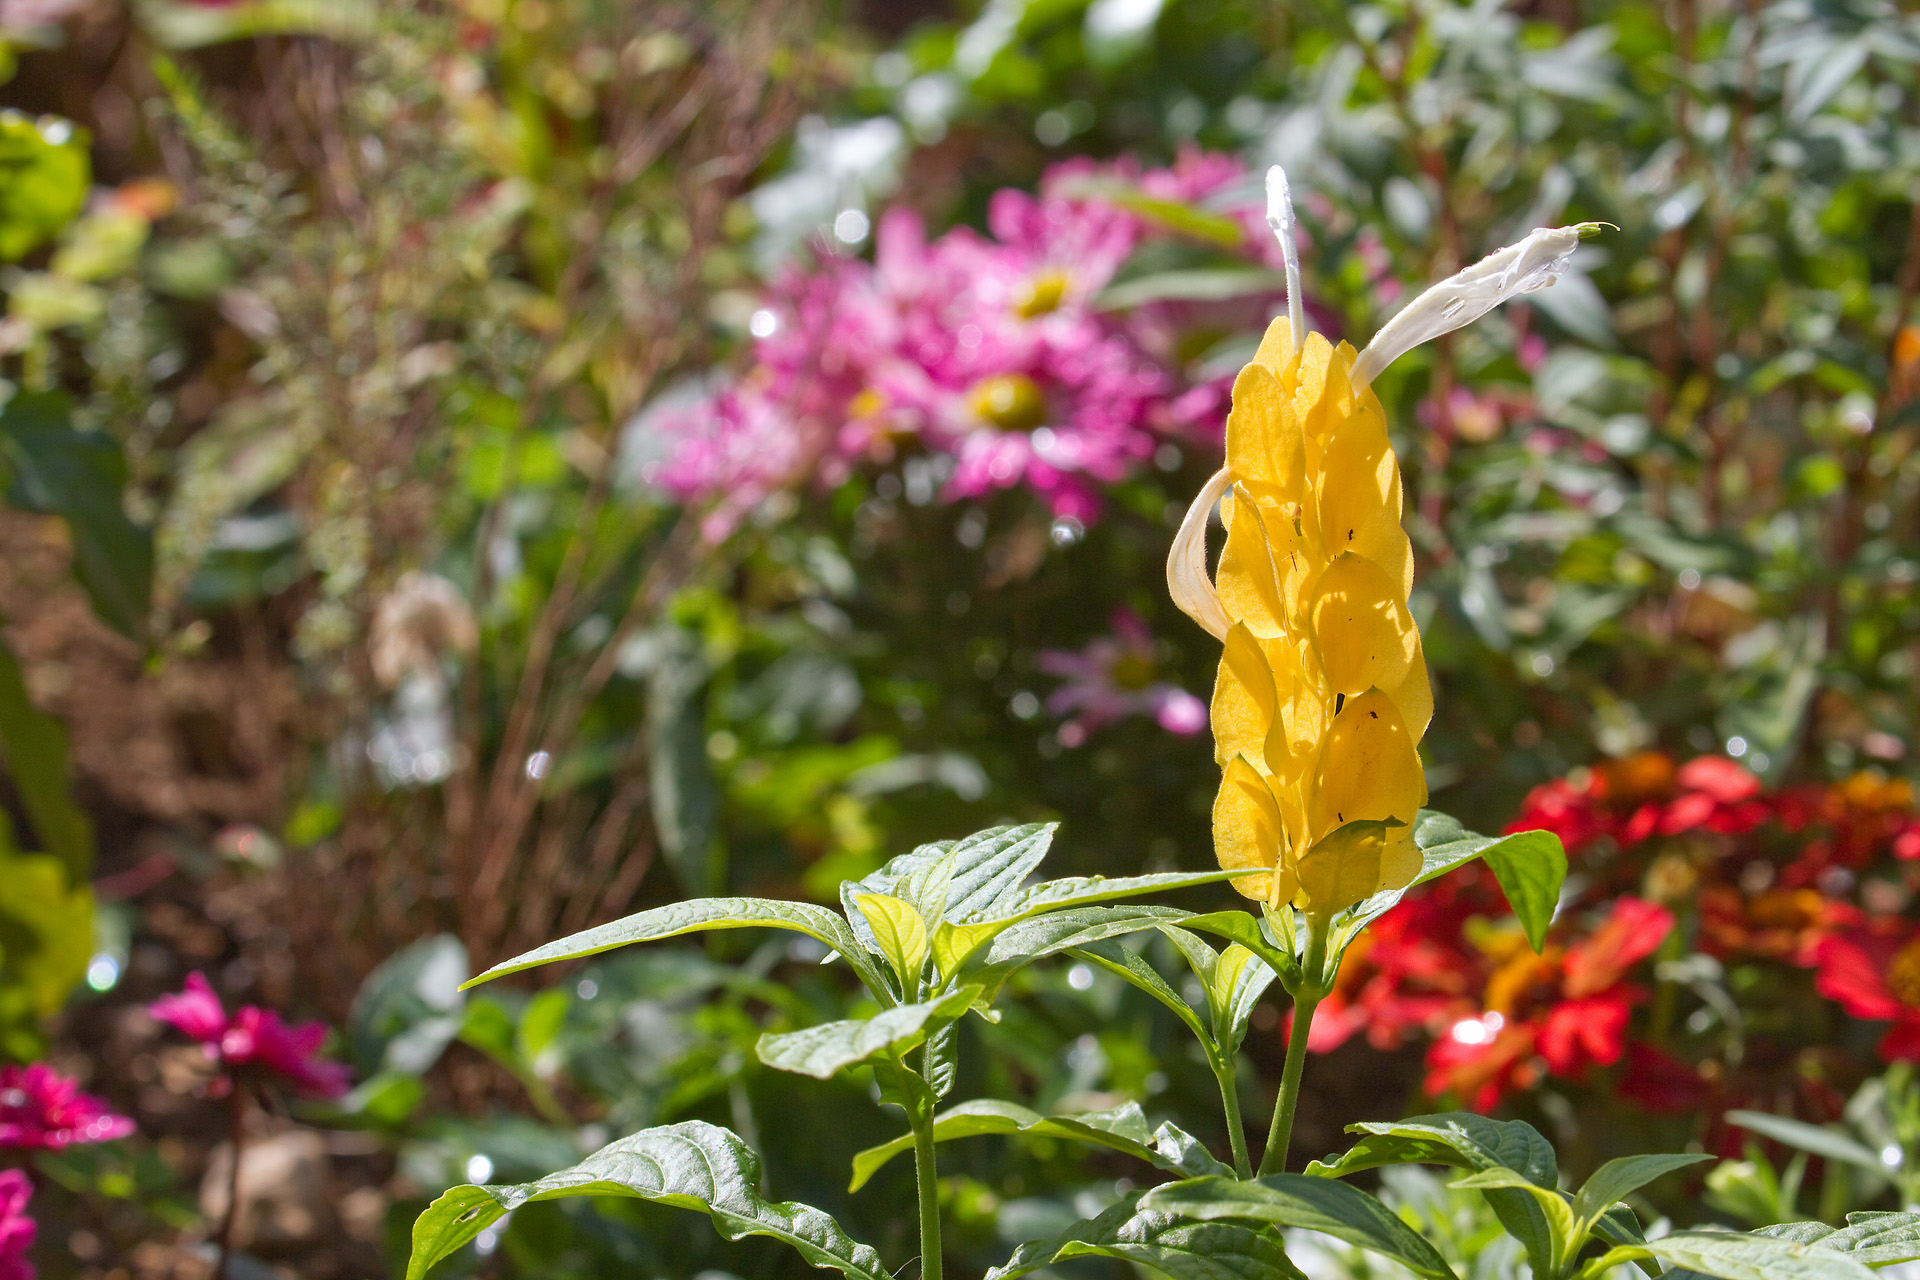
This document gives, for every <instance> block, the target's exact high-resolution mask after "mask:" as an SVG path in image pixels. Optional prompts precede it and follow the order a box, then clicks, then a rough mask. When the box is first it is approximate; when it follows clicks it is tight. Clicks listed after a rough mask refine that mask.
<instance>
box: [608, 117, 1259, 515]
mask: <svg viewBox="0 0 1920 1280" xmlns="http://www.w3.org/2000/svg"><path fill="white" fill-rule="evenodd" d="M1243 177H1244V167H1243V166H1242V165H1241V163H1240V162H1239V161H1238V160H1235V159H1233V158H1231V157H1226V156H1216V155H1209V154H1208V153H1205V152H1200V151H1197V150H1189V151H1187V152H1185V153H1183V154H1182V155H1181V157H1180V159H1179V161H1178V162H1177V163H1176V164H1175V165H1174V166H1173V167H1172V168H1169V169H1157V170H1151V171H1142V170H1141V168H1140V166H1139V165H1138V163H1137V162H1134V161H1129V160H1123V161H1117V162H1113V163H1110V164H1105V165H1095V164H1093V163H1091V162H1087V161H1069V162H1067V163H1065V164H1062V165H1058V166H1055V167H1054V168H1053V169H1052V170H1050V171H1049V172H1048V173H1047V175H1046V176H1045V178H1044V179H1043V180H1042V182H1041V184H1040V190H1039V192H1038V193H1028V192H1023V191H1012V190H1007V191H1000V192H997V193H996V194H995V195H994V197H993V198H992V200H991V201H990V203H989V206H988V216H987V223H988V228H989V230H990V231H991V233H992V234H991V236H983V235H981V234H979V233H978V232H976V231H974V230H972V229H970V228H966V227H961V228H956V229H955V230H953V231H950V232H948V233H947V234H945V235H943V236H941V237H939V238H938V239H936V240H931V241H930V240H929V239H928V237H927V235H926V232H925V228H924V227H923V226H922V224H921V222H920V219H919V218H918V217H917V216H916V215H915V214H913V213H912V212H910V211H907V210H904V209H895V210H892V211H890V212H888V213H886V214H885V215H883V216H882V217H881V218H880V220H879V226H878V228H877V234H876V236H875V242H874V243H875V252H874V260H873V262H872V263H870V264H869V263H867V262H864V261H861V260H860V259H857V258H850V257H847V256H844V255H842V254H839V253H837V252H826V251H822V253H821V255H820V259H819V262H818V265H816V266H815V267H814V268H813V269H811V270H800V269H795V270H791V271H789V272H787V273H786V274H785V275H783V276H782V277H781V279H780V280H778V281H776V282H775V285H774V287H773V289H772V290H771V291H770V294H769V296H768V298H767V299H766V302H765V304H764V306H763V307H762V308H761V309H760V310H759V311H758V312H756V313H755V315H754V318H753V323H752V325H751V329H752V332H753V333H754V335H755V339H754V344H753V348H752V356H753V361H752V365H751V367H750V368H749V370H748V372H747V373H746V374H745V376H744V377H742V378H741V379H739V381H738V382H736V383H735V384H734V385H732V386H731V387H729V388H727V389H725V390H723V391H721V392H718V393H716V394H712V395H709V396H706V397H703V398H702V399H700V400H699V401H698V402H696V403H693V404H691V405H686V406H680V407H676V408H673V409H670V410H661V411H657V412H655V413H653V414H650V415H648V417H647V418H646V419H644V420H643V424H642V426H641V428H640V430H641V431H643V432H644V433H645V434H646V435H647V436H648V437H649V438H648V439H645V440H643V441H642V442H641V444H640V446H639V447H640V448H641V449H642V450H643V451H645V452H647V453H649V454H651V455H652V456H653V457H654V458H655V459H656V460H655V461H653V462H651V463H649V464H646V465H643V466H642V468H641V471H640V474H641V476H642V478H643V479H645V480H646V481H647V482H648V483H651V484H656V485H659V486H660V487H662V488H664V489H666V490H667V491H668V492H670V493H672V494H673V495H674V496H675V497H677V498H679V499H680V500H682V501H686V502H697V503H701V504H704V505H705V506H706V508H707V512H706V519H705V524H704V531H705V533H706V535H707V536H708V537H709V538H719V537H723V536H725V535H726V534H727V533H728V532H730V531H731V530H732V529H733V528H734V527H735V526H736V525H737V524H738V523H739V522H740V521H741V520H742V519H744V518H745V517H746V516H747V515H748V514H749V513H750V512H751V511H753V510H754V509H755V508H756V507H757V506H758V505H759V504H760V503H761V502H762V501H764V499H765V498H767V497H768V496H769V495H770V494H772V493H774V492H776V491H779V490H782V489H788V488H793V487H797V486H799V485H802V484H807V483H812V484H816V485H819V486H822V487H828V486H832V485H835V484H837V483H839V482H840V481H841V480H843V479H845V478H846V476H847V475H848V474H850V473H851V471H852V470H853V468H854V467H856V466H858V465H860V464H862V463H876V464H885V463H887V462H889V461H891V460H892V459H893V458H894V457H895V456H896V455H897V454H899V453H900V452H901V451H903V450H911V451H914V452H919V453H922V454H932V455H934V461H935V464H936V465H935V468H934V474H935V475H936V476H937V477H939V478H940V479H941V480H942V481H943V482H944V484H945V496H946V497H947V498H948V499H958V498H973V497H980V496H983V495H985V494H987V493H989V492H991V491H993V490H997V489H1007V488H1014V487H1025V488H1028V489H1030V490H1032V491H1034V492H1035V493H1037V494H1039V495H1040V496H1041V497H1043V498H1044V499H1045V500H1046V501H1047V502H1048V503H1049V505H1051V506H1052V508H1053V510H1054V512H1055V513H1056V514H1058V515H1062V516H1073V517H1075V518H1078V519H1080V520H1082V521H1083V522H1084V521H1089V520H1091V519H1093V518H1094V517H1095V516H1096V515H1097V514H1098V511H1099V492H1100V490H1101V488H1102V487H1104V486H1107V485H1111V484H1113V483H1115V482H1117V481H1119V480H1122V479H1124V478H1125V477H1126V475H1127V474H1128V473H1129V472H1130V471H1132V470H1133V469H1135V468H1137V467H1138V466H1139V464H1140V463H1141V462H1142V461H1143V460H1145V459H1146V458H1148V457H1151V456H1152V454H1153V453H1154V450H1155V448H1156V447H1157V445H1158V444H1159V442H1160V440H1161V439H1162V438H1164V437H1167V436H1190V435H1196V434H1205V435H1206V436H1207V438H1208V439H1209V441H1210V442H1211V441H1213V440H1217V431H1218V426H1217V418H1218V416H1219V414H1218V410H1219V409H1220V408H1221V406H1222V405H1223V403H1224V397H1225V394H1226V388H1227V386H1228V379H1227V378H1225V377H1224V376H1223V377H1219V378H1212V379H1209V380H1205V381H1202V382H1199V383H1191V382H1190V381H1189V380H1188V379H1187V378H1186V376H1185V374H1184V372H1183V367H1184V361H1185V360H1186V359H1187V358H1188V356H1189V355H1190V354H1191V353H1185V354H1183V353H1182V346H1181V335H1182V333H1183V332H1184V330H1185V329H1187V328H1191V324H1190V323H1188V320H1190V317H1188V316H1187V315H1186V313H1185V312H1183V311H1181V310H1180V308H1181V307H1182V306H1184V305H1186V304H1148V305H1146V306H1143V307H1139V308H1136V309H1135V312H1134V313H1133V314H1130V315H1125V316H1122V315H1116V314H1114V313H1112V312H1109V311H1106V310H1103V309H1098V308H1096V306H1095V305H1094V304H1095V302H1096V299H1097V298H1098V296H1099V295H1100V293H1101V291H1102V290H1104V289H1105V288H1106V287H1107V286H1108V285H1109V284H1111V283H1112V282H1113V279H1114V275H1115V273H1116V272H1117V271H1118V270H1119V268H1120V266H1121V264H1122V263H1124V262H1125V261H1126V260H1127V258H1128V257H1129V255H1131V254H1132V253H1133V251H1134V250H1135V249H1136V248H1138V247H1139V246H1140V244H1141V243H1142V242H1143V241H1145V240H1146V239H1148V238H1150V237H1152V236H1171V235H1175V234H1178V232H1177V231H1176V230H1174V229H1172V228H1171V226H1170V224H1169V222H1168V221H1167V219H1166V215H1165V210H1166V208H1167V207H1168V206H1169V205H1170V204H1172V203H1179V204H1189V203H1192V202H1195V201H1201V200H1205V201H1207V202H1208V203H1209V206H1210V207H1212V206H1214V205H1217V204H1218V203H1219V202H1220V201H1221V200H1223V199H1227V198H1229V197H1230V196H1231V190H1232V188H1233V184H1234V183H1236V182H1238V181H1239V180H1240V179H1242V178H1243ZM1234 199H1235V202H1234V203H1232V205H1231V207H1230V208H1226V209H1224V210H1223V212H1225V213H1226V215H1227V217H1228V218H1229V219H1230V220H1231V222H1232V223H1233V225H1234V226H1236V227H1239V228H1240V229H1241V234H1240V237H1239V239H1240V242H1241V243H1240V244H1239V251H1240V252H1242V253H1244V254H1246V255H1247V256H1249V257H1252V258H1255V259H1259V260H1265V259H1266V257H1268V256H1269V255H1270V253H1271V252H1277V249H1275V248H1273V246H1271V244H1270V243H1269V242H1270V241H1271V237H1270V236H1269V235H1268V234H1267V232H1266V229H1265V227H1264V224H1263V222H1262V214H1261V212H1260V210H1261V207H1262V206H1261V204H1260V197H1259V193H1258V191H1257V190H1254V189H1252V188H1251V187H1249V189H1248V192H1247V198H1246V199H1245V200H1244V201H1238V200H1237V198H1234ZM1242 206H1244V207H1242ZM1232 234H1233V233H1232V231H1231V230H1229V232H1228V236H1229V238H1231V237H1232ZM1264 314H1265V308H1264V304H1259V303H1258V300H1255V304H1253V313H1250V315H1249V317H1248V318H1247V319H1248V323H1249V324H1256V323H1257V322H1258V321H1260V320H1261V319H1263V318H1264ZM1228 327H1235V326H1231V325H1230V326H1228Z"/></svg>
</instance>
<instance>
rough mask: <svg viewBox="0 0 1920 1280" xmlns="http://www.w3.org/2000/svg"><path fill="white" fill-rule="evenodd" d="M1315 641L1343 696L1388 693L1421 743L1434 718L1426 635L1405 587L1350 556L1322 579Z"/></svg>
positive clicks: (1333, 683) (1315, 607) (1334, 688)
mask: <svg viewBox="0 0 1920 1280" xmlns="http://www.w3.org/2000/svg"><path fill="white" fill-rule="evenodd" d="M1312 627H1313V640H1314V648H1315V651H1316V652H1317V653H1318V655H1319V657H1320V664H1321V669H1322V670H1323V671H1324V672H1325V673H1326V678H1327V685H1328V687H1329V688H1330V689H1331V690H1332V691H1333V692H1334V693H1336V694H1341V695H1345V696H1349V697H1351V696H1352V695H1355V694H1360V693H1365V692H1366V691H1367V690H1368V689H1372V688H1379V689H1382V690H1384V691H1386V693H1387V696H1388V697H1390V698H1391V699H1392V700H1393V703H1394V706H1395V708H1396V709H1397V710H1398V711H1399V713H1400V719H1401V723H1402V724H1403V725H1404V726H1405V727H1406V729H1407V730H1408V731H1409V732H1410V733H1411V735H1412V736H1413V738H1414V739H1415V740H1416V741H1417V740H1418V739H1419V737H1420V735H1422V734H1424V733H1425V732H1426V729H1427V722H1428V721H1429V720H1430V719H1432V717H1433V690H1432V688H1431V686H1430V685H1429V684H1428V682H1427V664H1426V661H1425V653H1424V650H1423V649H1422V648H1421V644H1420V630H1419V628H1418V627H1416V626H1415V625H1414V622H1413V614H1412V613H1410V612H1409V611H1408V609H1407V602H1406V598H1405V597H1404V596H1403V595H1402V594H1401V593H1400V591H1399V588H1398V586H1397V585H1396V584H1395V583H1394V582H1392V581H1391V580H1389V579H1388V577H1387V575H1386V573H1385V572H1384V571H1383V570H1382V569H1381V568H1380V566H1379V565H1377V564H1375V563H1374V562H1373V561H1371V560H1367V559H1363V558H1362V557H1360V556H1356V555H1351V554H1349V555H1343V556H1341V557H1340V558H1339V559H1337V560H1335V561H1334V562H1333V564H1332V565H1331V566H1329V567H1328V569H1327V571H1326V572H1325V573H1323V574H1321V575H1320V581H1319V582H1318V583H1317V584H1316V586H1315V590H1314V598H1313V620H1312Z"/></svg>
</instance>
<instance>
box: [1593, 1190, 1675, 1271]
mask: <svg viewBox="0 0 1920 1280" xmlns="http://www.w3.org/2000/svg"><path fill="white" fill-rule="evenodd" d="M1593 1233H1594V1234H1595V1235H1597V1236H1599V1237H1600V1238H1601V1239H1602V1240H1605V1241H1606V1242H1607V1243H1608V1244H1620V1245H1636V1244H1645V1243H1646V1242H1647V1233H1646V1232H1645V1231H1642V1230H1641V1229H1640V1219H1639V1218H1637V1217H1635V1216H1634V1213H1633V1210H1632V1209H1629V1208H1628V1207H1627V1206H1626V1205H1624V1204H1616V1205H1614V1206H1613V1207H1612V1208H1611V1209H1608V1210H1607V1211H1606V1212H1605V1213H1603V1214H1601V1215H1600V1217H1599V1218H1598V1220H1596V1221H1595V1222H1594V1224H1593ZM1634 1265H1635V1266H1636V1267H1639V1268H1640V1269H1641V1270H1642V1271H1644V1272H1646V1273H1647V1274H1648V1275H1650V1276H1653V1277H1654V1278H1655V1280H1658V1278H1659V1275H1660V1264H1659V1263H1657V1262H1655V1261H1654V1260H1653V1259H1652V1258H1639V1259H1637V1260H1635V1262H1634Z"/></svg>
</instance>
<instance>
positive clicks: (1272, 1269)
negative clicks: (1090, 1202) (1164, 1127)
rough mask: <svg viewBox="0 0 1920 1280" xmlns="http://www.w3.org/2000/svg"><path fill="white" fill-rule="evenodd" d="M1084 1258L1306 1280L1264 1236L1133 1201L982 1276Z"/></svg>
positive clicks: (1180, 1279)
mask: <svg viewBox="0 0 1920 1280" xmlns="http://www.w3.org/2000/svg"><path fill="white" fill-rule="evenodd" d="M1087 1256H1097V1257H1107V1258H1118V1259H1121V1260H1123V1261H1126V1262H1131V1263H1135V1264H1136V1265H1138V1266H1142V1267H1145V1268H1147V1269H1148V1270H1149V1271H1153V1272H1156V1273H1158V1274H1160V1275H1164V1276H1171V1277H1173V1280H1306V1278H1305V1277H1304V1276H1303V1275H1301V1273H1300V1271H1299V1270H1298V1269H1297V1268H1296V1267H1294V1265H1293V1264H1292V1263H1291V1262H1289V1261H1287V1255H1286V1250H1285V1249H1284V1248H1283V1247H1282V1246H1281V1243H1280V1241H1278V1240H1276V1239H1275V1238H1274V1237H1273V1235H1272V1234H1271V1233H1269V1232H1265V1231H1255V1230H1250V1229H1248V1228H1246V1227H1242V1226H1238V1225H1236V1224H1234V1223H1231V1222H1192V1221H1188V1220H1185V1219H1181V1218H1178V1217H1175V1216H1174V1215H1172V1214H1168V1213H1154V1212H1151V1211H1141V1210H1137V1209H1136V1208H1135V1204H1134V1200H1133V1199H1132V1198H1130V1199H1127V1200H1122V1201H1121V1202H1120V1203H1119V1204H1116V1205H1114V1206H1113V1207H1112V1208H1110V1209H1108V1210H1107V1211H1106V1212H1105V1213H1102V1214H1101V1215H1100V1216H1099V1217H1096V1218H1089V1219H1086V1220H1084V1221H1081V1222H1076V1223H1074V1224H1073V1225H1072V1226H1071V1227H1068V1228H1067V1229H1066V1230H1065V1231H1063V1232H1062V1233H1060V1234H1059V1235H1058V1236H1055V1237H1054V1238H1053V1239H1051V1240H1036V1241H1029V1242H1028V1243H1026V1244H1023V1245H1021V1246H1020V1247H1019V1248H1018V1249H1017V1250H1015V1251H1014V1254H1013V1256H1012V1257H1011V1258H1009V1259H1007V1261H1006V1262H1005V1263H1003V1264H1001V1265H1000V1266H997V1267H995V1268H993V1270H991V1271H989V1272H987V1274H986V1277H985V1280H1016V1278H1017V1277H1019V1276H1023V1275H1026V1274H1027V1273H1028V1272H1030V1271H1037V1270H1039V1269H1040V1268H1041V1267H1046V1266H1051V1265H1052V1264H1053V1263H1055V1262H1061V1261H1064V1260H1066V1259H1068V1258H1076V1257H1087Z"/></svg>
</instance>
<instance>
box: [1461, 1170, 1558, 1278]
mask: <svg viewBox="0 0 1920 1280" xmlns="http://www.w3.org/2000/svg"><path fill="white" fill-rule="evenodd" d="M1449 1186H1450V1189H1452V1190H1455V1191H1484V1192H1486V1193H1487V1204H1488V1206H1489V1207H1491V1208H1493V1210H1494V1213H1495V1215H1496V1216H1498V1217H1499V1219H1500V1221H1501V1224H1502V1225H1504V1226H1505V1227H1506V1228H1507V1230H1508V1232H1509V1233H1511V1234H1512V1235H1513V1236H1514V1238H1515V1239H1517V1240H1519V1241H1520V1243H1521V1244H1522V1245H1525V1246H1526V1250H1527V1259H1528V1261H1529V1262H1530V1263H1531V1264H1532V1266H1533V1274H1535V1275H1537V1276H1557V1275H1559V1274H1560V1273H1561V1271H1562V1270H1564V1269H1565V1267H1566V1264H1567V1262H1568V1261H1569V1260H1571V1259H1572V1258H1573V1256H1574V1255H1575V1254H1576V1253H1577V1252H1579V1249H1580V1241H1581V1238H1582V1236H1581V1231H1580V1224H1579V1223H1577V1222H1575V1221H1574V1217H1573V1205H1572V1204H1571V1203H1570V1202H1569V1201H1568V1199H1567V1195H1566V1193H1565V1192H1563V1191H1561V1190H1560V1189H1559V1188H1557V1187H1543V1186H1540V1185H1538V1184H1536V1183H1534V1182H1532V1181H1530V1180H1528V1179H1527V1177H1526V1176H1525V1175H1523V1174H1521V1173H1518V1172H1516V1171H1515V1170H1512V1169H1504V1168H1500V1167H1497V1166H1496V1167H1495V1168H1492V1169H1482V1170H1481V1171H1480V1172H1479V1173H1473V1174H1468V1175H1467V1176H1466V1177H1464V1178H1461V1179H1460V1180H1459V1181H1457V1182H1453V1183H1450V1184H1449ZM1509 1192H1510V1193H1513V1194H1515V1195H1525V1196H1531V1197H1533V1202H1534V1204H1536V1205H1538V1206H1539V1209H1540V1213H1541V1215H1542V1216H1543V1217H1544V1218H1545V1220H1546V1228H1545V1230H1544V1231H1542V1230H1541V1229H1540V1224H1539V1223H1538V1222H1537V1221H1535V1220H1534V1219H1533V1218H1532V1216H1531V1215H1524V1216H1523V1215H1521V1214H1518V1213H1512V1212H1511V1211H1509V1212H1508V1213H1503V1212H1501V1210H1500V1207H1499V1206H1498V1205H1497V1204H1495V1202H1494V1196H1496V1195H1502V1194H1505V1193H1509ZM1510 1213H1511V1216H1512V1218H1513V1221H1511V1222H1509V1221H1508V1218H1509V1214H1510ZM1516 1224H1517V1225H1516Z"/></svg>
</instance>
